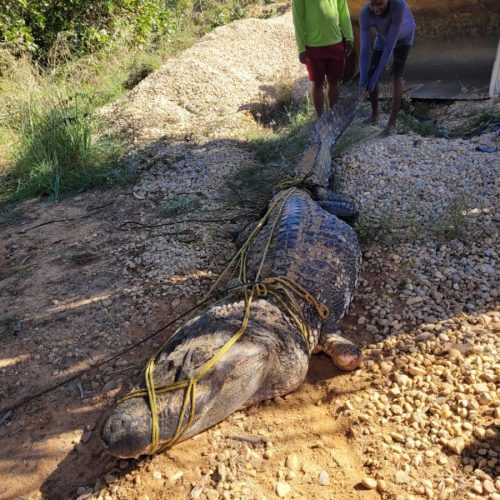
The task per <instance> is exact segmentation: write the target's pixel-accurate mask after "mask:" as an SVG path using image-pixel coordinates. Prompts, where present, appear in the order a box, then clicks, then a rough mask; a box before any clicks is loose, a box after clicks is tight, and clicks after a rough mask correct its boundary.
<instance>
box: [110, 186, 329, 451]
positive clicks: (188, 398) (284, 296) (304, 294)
mask: <svg viewBox="0 0 500 500" xmlns="http://www.w3.org/2000/svg"><path fill="white" fill-rule="evenodd" d="M302 180H303V178H302ZM295 189H296V188H295V187H289V188H288V189H287V190H286V191H283V194H282V195H281V196H279V197H277V198H276V199H275V200H274V201H273V202H272V203H271V205H270V206H269V209H268V210H267V212H266V214H265V215H264V216H263V217H262V219H261V220H260V221H259V223H258V224H257V226H256V227H255V228H254V230H253V231H252V232H251V233H250V235H249V237H248V238H247V240H246V241H245V243H244V244H243V246H242V247H241V248H240V250H239V251H238V252H237V253H236V255H235V256H234V257H233V259H232V260H231V261H230V263H229V264H228V265H227V267H226V268H225V269H224V271H223V272H222V274H221V275H220V276H219V278H218V279H217V280H216V282H215V283H214V285H213V286H212V287H211V289H210V290H209V292H208V294H207V295H206V296H205V298H204V299H203V300H205V299H206V298H207V297H208V296H210V294H211V293H212V292H213V291H214V290H215V289H216V287H217V285H218V284H219V283H220V282H221V280H222V277H223V276H224V275H225V274H226V273H227V272H228V270H230V269H231V268H233V266H234V265H235V264H236V263H237V261H238V259H239V281H240V284H241V287H240V290H241V291H242V292H243V295H244V301H245V309H244V314H243V319H242V322H241V326H240V328H239V330H238V331H237V332H236V333H235V334H234V335H232V336H231V338H230V339H229V340H228V341H227V342H226V343H225V344H224V345H223V346H222V347H221V348H220V349H219V350H218V351H217V352H216V353H215V354H214V356H212V357H211V358H210V359H209V360H208V361H206V362H205V363H204V364H203V365H202V366H201V368H200V369H199V370H198V371H197V372H196V373H195V374H194V375H192V376H190V377H189V378H188V379H187V380H181V381H179V382H176V383H172V384H163V385H158V386H155V383H154V377H153V373H154V367H155V361H156V358H157V356H158V354H159V353H160V352H161V351H162V350H163V349H164V348H165V346H166V345H167V344H168V343H169V342H170V341H171V340H172V339H170V340H169V341H168V342H167V343H166V344H165V345H164V346H162V347H161V348H160V350H159V351H158V352H157V354H155V355H154V356H153V357H152V358H151V359H150V360H149V361H148V363H147V365H146V368H145V370H144V378H145V383H146V389H140V390H136V391H133V392H131V393H130V394H128V395H127V396H125V397H124V398H122V399H121V400H120V401H119V403H121V402H123V401H126V400H128V399H131V398H136V397H145V396H147V397H148V400H149V405H150V410H151V417H152V431H151V446H150V451H149V453H154V452H155V451H157V449H158V445H159V442H160V425H159V421H158V413H159V412H158V405H157V399H156V396H157V395H159V394H165V393H167V392H171V391H175V390H178V389H185V391H184V399H183V403H182V408H181V411H180V413H179V419H178V421H177V427H176V430H175V433H174V435H173V436H172V437H171V438H170V439H169V440H168V441H167V442H166V443H164V445H163V446H164V447H169V446H172V445H173V444H175V443H176V442H177V441H178V440H179V439H180V438H181V437H182V435H183V434H184V432H186V430H187V429H188V428H189V427H190V425H191V423H192V421H193V418H194V415H195V399H196V398H195V394H196V393H195V389H196V384H197V382H198V380H200V379H201V378H203V377H204V376H205V375H207V373H209V372H210V371H211V370H212V369H213V368H214V367H215V366H216V365H217V363H218V362H219V361H220V360H221V358H222V356H223V355H224V354H225V353H226V352H227V351H228V350H229V349H230V348H231V347H232V346H233V345H234V344H235V343H236V342H237V341H238V340H239V339H240V338H241V336H242V335H243V334H244V333H245V331H246V329H247V327H248V323H249V321H250V311H251V307H252V302H253V299H254V298H264V297H268V296H269V297H272V298H274V300H275V301H276V303H277V304H278V305H279V306H281V308H282V309H283V310H284V311H286V313H287V314H288V316H289V317H290V318H291V319H292V321H293V322H294V323H295V325H296V326H297V328H298V329H299V331H300V333H301V335H302V337H303V338H304V342H305V343H306V346H307V349H308V351H309V353H310V352H311V351H312V348H313V345H312V337H311V332H310V331H309V327H308V326H307V322H306V321H305V318H304V316H303V312H302V308H301V307H300V305H299V303H298V302H297V300H296V299H295V296H298V297H300V298H301V299H302V300H303V301H304V302H305V303H307V304H309V305H310V306H311V307H312V308H313V309H314V310H315V311H316V313H317V314H318V315H319V317H320V318H322V319H326V318H328V316H329V314H330V312H329V310H328V308H327V307H326V306H325V305H324V304H321V303H319V302H318V301H317V300H316V298H315V297H314V296H313V295H311V294H310V293H309V292H308V291H307V290H306V289H305V288H304V287H302V286H301V285H299V284H298V283H295V282H294V281H293V280H291V279H290V278H288V277H286V276H282V277H270V278H266V279H264V280H261V281H259V279H260V274H261V271H262V268H263V266H264V261H265V259H266V256H267V253H268V251H269V247H270V245H271V241H272V238H273V236H274V233H275V230H276V227H277V224H278V222H279V221H280V219H281V214H282V212H283V209H284V206H285V202H286V200H287V199H288V198H289V197H290V196H291V195H292V194H293V192H294V191H295ZM280 203H281V206H280V207H279V209H278V212H277V214H276V218H275V220H274V222H273V225H272V227H271V230H270V233H269V237H268V239H267V242H266V244H265V246H264V251H263V254H262V258H261V260H260V264H259V266H258V269H257V273H256V275H255V278H254V282H253V283H249V282H248V279H247V255H248V250H249V248H250V246H251V245H252V243H253V241H254V239H255V237H256V236H257V234H258V233H259V231H260V230H261V229H262V227H263V226H264V225H265V223H266V222H267V221H268V220H269V217H270V216H271V213H272V211H273V210H274V209H275V208H276V207H277V206H278V204H280ZM233 272H234V271H233ZM235 295H236V293H233V294H232V296H235ZM227 298H229V297H225V298H224V299H222V300H225V299H227ZM188 404H189V418H188V421H187V422H186V424H185V425H183V421H184V419H185V416H186V412H187V409H188Z"/></svg>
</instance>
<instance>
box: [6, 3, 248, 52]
mask: <svg viewBox="0 0 500 500" xmlns="http://www.w3.org/2000/svg"><path fill="white" fill-rule="evenodd" d="M252 3H255V2H252V1H250V0H229V1H227V2H222V1H215V0H92V1H91V2H89V1H87V0H53V1H48V0H30V1H29V2H28V1H27V0H7V1H6V2H2V4H1V5H0V43H1V47H3V48H5V49H7V50H9V51H10V52H12V53H14V54H20V53H26V52H29V53H31V54H33V55H34V56H35V57H36V58H37V59H38V60H43V61H46V60H48V59H50V57H51V54H52V53H53V51H54V50H56V51H57V47H58V45H60V44H62V45H64V46H65V47H68V48H69V50H70V52H71V53H72V54H77V55H82V54H88V53H90V52H93V51H95V50H99V49H103V48H109V47H112V46H113V44H114V43H115V42H116V38H117V37H119V38H122V39H123V40H125V39H126V40H127V42H128V44H129V45H133V46H136V47H150V46H152V45H154V44H162V43H165V42H170V41H171V40H172V39H173V38H175V37H176V35H177V33H178V32H180V31H183V30H186V28H187V27H188V26H192V27H191V28H190V29H192V30H196V31H197V32H198V33H200V32H201V33H203V32H206V31H209V30H210V29H212V28H214V27H215V26H220V25H222V24H226V23H228V22H230V21H233V20H234V19H239V18H241V17H243V16H244V15H245V8H246V7H247V6H248V5H249V4H252Z"/></svg>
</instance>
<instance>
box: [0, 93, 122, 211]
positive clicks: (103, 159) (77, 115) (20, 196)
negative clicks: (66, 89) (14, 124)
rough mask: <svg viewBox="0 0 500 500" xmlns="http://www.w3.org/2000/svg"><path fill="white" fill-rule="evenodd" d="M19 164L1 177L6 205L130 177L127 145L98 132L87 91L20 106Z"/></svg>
mask: <svg viewBox="0 0 500 500" xmlns="http://www.w3.org/2000/svg"><path fill="white" fill-rule="evenodd" d="M19 112H20V114H19V117H18V127H19V130H18V133H19V142H18V144H17V146H16V148H15V150H14V153H13V158H14V161H13V164H12V166H11V168H10V169H8V170H7V171H6V172H4V173H3V175H2V176H1V177H0V203H12V202H17V201H20V200H24V199H28V198H33V197H38V196H42V197H48V198H49V200H51V201H58V200H60V199H61V198H64V197H66V196H68V195H71V194H74V193H79V192H82V191H84V190H86V189H89V188H91V187H95V186H99V185H103V184H108V183H119V182H122V181H124V180H126V179H127V176H126V175H125V176H124V175H123V174H124V172H123V169H122V168H120V166H119V158H120V156H121V145H120V143H119V142H118V141H116V140H114V139H112V138H109V137H104V136H101V137H99V136H98V135H97V133H98V131H99V130H98V122H97V120H96V118H95V116H94V113H93V108H92V103H91V102H90V99H89V97H88V96H86V95H75V96H72V97H70V98H67V99H61V98H54V100H53V101H52V103H50V104H49V105H48V104H47V103H46V102H40V101H32V102H30V103H28V104H27V105H26V106H24V107H22V108H21V109H20V110H19Z"/></svg>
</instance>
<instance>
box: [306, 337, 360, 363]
mask: <svg viewBox="0 0 500 500" xmlns="http://www.w3.org/2000/svg"><path fill="white" fill-rule="evenodd" d="M315 352H324V353H325V354H326V355H328V356H330V357H331V358H332V362H333V364H334V365H335V366H336V367H337V368H339V369H340V370H345V371H352V370H355V369H356V368H359V366H360V364H361V359H362V355H361V349H360V348H359V347H358V346H357V345H356V344H355V343H354V342H351V341H350V340H349V339H346V338H345V337H344V336H342V334H341V332H340V330H338V329H337V330H333V331H332V330H329V329H327V330H326V331H325V330H323V331H322V332H321V336H320V338H319V344H318V346H317V348H316V350H315Z"/></svg>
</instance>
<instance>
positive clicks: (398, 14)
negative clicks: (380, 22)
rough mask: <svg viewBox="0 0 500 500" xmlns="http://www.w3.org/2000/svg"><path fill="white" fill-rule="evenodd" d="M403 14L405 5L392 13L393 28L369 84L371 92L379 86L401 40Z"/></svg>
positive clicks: (390, 29)
mask: <svg viewBox="0 0 500 500" xmlns="http://www.w3.org/2000/svg"><path fill="white" fill-rule="evenodd" d="M403 13H404V4H403V3H401V4H399V5H398V6H397V7H396V8H395V9H394V12H393V13H392V19H391V27H390V28H389V32H388V34H387V40H386V41H385V47H384V51H383V52H382V56H381V58H380V61H379V63H378V65H377V67H376V69H375V71H374V73H373V75H372V77H371V78H370V81H369V82H368V90H369V91H370V92H372V91H373V89H374V88H375V85H377V82H378V79H379V78H380V75H381V74H382V71H384V68H385V65H386V64H387V61H389V58H390V57H391V54H392V51H393V50H394V47H395V46H396V42H397V41H398V38H399V32H400V31H401V24H402V23H403Z"/></svg>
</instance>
